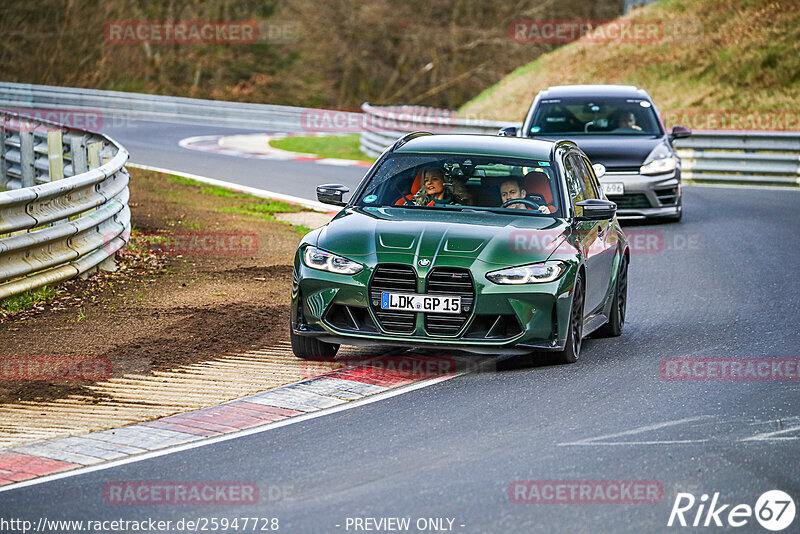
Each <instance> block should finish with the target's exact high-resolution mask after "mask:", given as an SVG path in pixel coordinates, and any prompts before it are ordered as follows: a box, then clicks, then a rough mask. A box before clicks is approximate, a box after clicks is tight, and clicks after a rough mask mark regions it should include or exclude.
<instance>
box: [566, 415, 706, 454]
mask: <svg viewBox="0 0 800 534" xmlns="http://www.w3.org/2000/svg"><path fill="white" fill-rule="evenodd" d="M711 417H714V416H713V415H700V416H697V417H687V418H686V419H678V420H677V421H666V422H664V423H656V424H653V425H645V426H641V427H638V428H634V429H632V430H625V431H623V432H615V433H614V434H606V435H604V436H597V437H594V438H585V439H579V440H578V441H570V442H566V443H559V444H558V445H559V446H560V447H564V446H571V445H636V444H644V445H652V444H656V443H696V442H698V441H700V442H702V441H707V440H705V439H703V440H670V441H640V442H636V441H619V442H605V443H597V442H598V441H601V440H608V439H613V438H619V437H622V436H633V435H636V434H642V433H644V432H649V431H651V430H659V429H661V428H667V427H670V426H676V425H681V424H684V423H691V422H693V421H700V420H701V419H708V418H711Z"/></svg>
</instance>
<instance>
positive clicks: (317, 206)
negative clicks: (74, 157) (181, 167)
mask: <svg viewBox="0 0 800 534" xmlns="http://www.w3.org/2000/svg"><path fill="white" fill-rule="evenodd" d="M126 167H134V168H136V169H143V170H146V171H155V172H164V173H168V174H174V175H175V176H180V177H182V178H189V179H190V180H195V181H197V182H202V183H204V184H210V185H218V186H220V187H225V188H227V189H233V190H236V191H241V192H243V193H249V194H251V195H253V196H256V197H260V198H271V199H275V200H284V201H286V202H291V203H293V204H299V205H301V206H305V207H306V208H310V209H312V210H314V211H321V212H324V213H330V212H331V211H335V208H334V207H333V206H328V205H327V204H323V203H322V202H317V201H315V200H308V199H305V198H300V197H295V196H292V195H285V194H283V193H276V192H274V191H267V190H266V189H258V188H255V187H250V186H247V185H241V184H235V183H233V182H226V181H224V180H217V179H216V178H209V177H207V176H200V175H198V174H191V173H188V172H183V171H176V170H173V169H164V168H161V167H152V166H150V165H141V164H139V163H127V164H126Z"/></svg>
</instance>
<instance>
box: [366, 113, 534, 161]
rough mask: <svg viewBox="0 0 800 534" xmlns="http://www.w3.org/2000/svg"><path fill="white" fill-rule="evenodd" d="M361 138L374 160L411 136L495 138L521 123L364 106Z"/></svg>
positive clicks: (453, 114) (368, 153)
mask: <svg viewBox="0 0 800 534" xmlns="http://www.w3.org/2000/svg"><path fill="white" fill-rule="evenodd" d="M361 110H362V111H363V112H364V120H363V127H364V132H363V133H362V134H361V140H360V148H361V151H362V152H363V153H365V154H367V155H368V156H371V157H373V158H375V157H378V156H379V155H380V154H381V153H382V152H383V151H384V150H386V148H387V147H389V146H391V145H392V144H394V142H395V141H397V139H398V138H399V137H401V136H403V135H405V134H407V133H409V132H416V131H420V130H423V131H426V132H433V133H453V134H457V133H478V134H486V135H496V134H497V131H498V130H499V129H500V128H504V127H506V126H519V124H518V123H514V122H504V121H485V120H474V119H464V118H459V117H456V116H455V112H454V111H449V110H446V109H439V108H431V107H424V106H396V107H377V106H372V105H370V103H369V102H365V103H364V104H363V105H362V106H361Z"/></svg>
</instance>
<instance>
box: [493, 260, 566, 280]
mask: <svg viewBox="0 0 800 534" xmlns="http://www.w3.org/2000/svg"><path fill="white" fill-rule="evenodd" d="M566 270H567V264H566V263H564V262H563V261H543V262H540V263H532V264H530V265H522V266H520V267H509V268H507V269H500V270H499V271H492V272H490V273H486V278H487V279H488V280H489V281H490V282H494V283H495V284H538V283H542V282H552V281H553V280H555V279H556V278H558V277H559V276H561V273H563V272H564V271H566Z"/></svg>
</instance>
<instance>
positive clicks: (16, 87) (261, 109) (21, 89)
mask: <svg viewBox="0 0 800 534" xmlns="http://www.w3.org/2000/svg"><path fill="white" fill-rule="evenodd" d="M2 107H6V108H15V109H27V108H36V109H37V110H60V111H67V112H68V111H71V110H81V111H83V112H91V111H95V112H97V115H98V116H99V117H100V119H101V120H105V119H136V120H154V121H170V122H183V123H188V124H212V125H219V126H236V127H240V128H241V127H251V128H264V129H269V130H280V131H284V132H311V131H328V132H333V133H335V132H336V131H341V128H338V127H337V126H336V124H337V123H339V124H344V125H346V126H347V127H348V128H346V131H352V128H351V127H350V126H351V125H358V124H360V125H361V128H362V129H363V131H362V133H361V140H360V146H361V150H362V152H364V153H365V154H368V155H370V156H372V157H376V156H378V155H380V154H381V153H382V152H383V151H384V150H385V149H386V147H388V146H390V145H392V144H393V143H394V142H395V141H396V140H397V138H399V137H400V136H402V135H404V134H406V133H408V132H413V131H418V130H427V131H433V132H440V133H446V132H449V133H482V134H489V135H495V134H496V133H497V131H498V130H499V129H500V128H502V127H505V126H519V123H514V122H502V121H485V120H474V119H465V118H459V117H456V114H455V112H453V111H449V110H442V109H437V108H429V107H421V106H398V107H376V106H372V105H370V104H369V103H365V104H364V105H363V106H362V110H363V112H364V113H363V114H362V113H353V112H347V111H333V110H317V109H310V108H300V107H291V106H274V105H267V104H246V103H239V102H224V101H217V100H200V99H195V98H183V97H170V96H160V95H146V94H139V93H123V92H118V91H100V90H95V89H76V88H70V87H52V86H46V85H31V84H19V83H9V82H0V108H2ZM326 120H327V122H326ZM100 126H101V125H97V128H99V127H100ZM24 142H25V143H26V145H25V146H26V147H27V146H28V145H27V143H30V140H29V139H25V140H24ZM675 145H676V147H677V149H678V154H679V155H680V156H681V158H682V159H683V176H684V177H685V178H686V179H694V180H704V181H710V182H715V181H717V182H720V181H722V182H730V181H734V182H752V183H779V184H787V185H797V184H798V183H800V132H765V131H752V132H730V131H703V132H695V133H694V134H693V135H692V136H691V137H690V138H688V139H680V140H678V141H676V143H675ZM37 146H38V145H37ZM0 157H2V154H0ZM16 163H18V162H14V161H11V162H10V163H9V164H10V165H11V166H12V167H14V169H16ZM45 167H46V162H45V161H44V160H43V159H42V158H41V157H40V158H39V159H37V160H36V162H35V163H34V166H33V168H30V167H26V168H25V169H23V170H24V171H25V172H26V173H27V175H30V174H31V173H34V175H35V173H36V172H41V171H42V169H43V168H45ZM0 185H2V184H1V183H0Z"/></svg>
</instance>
